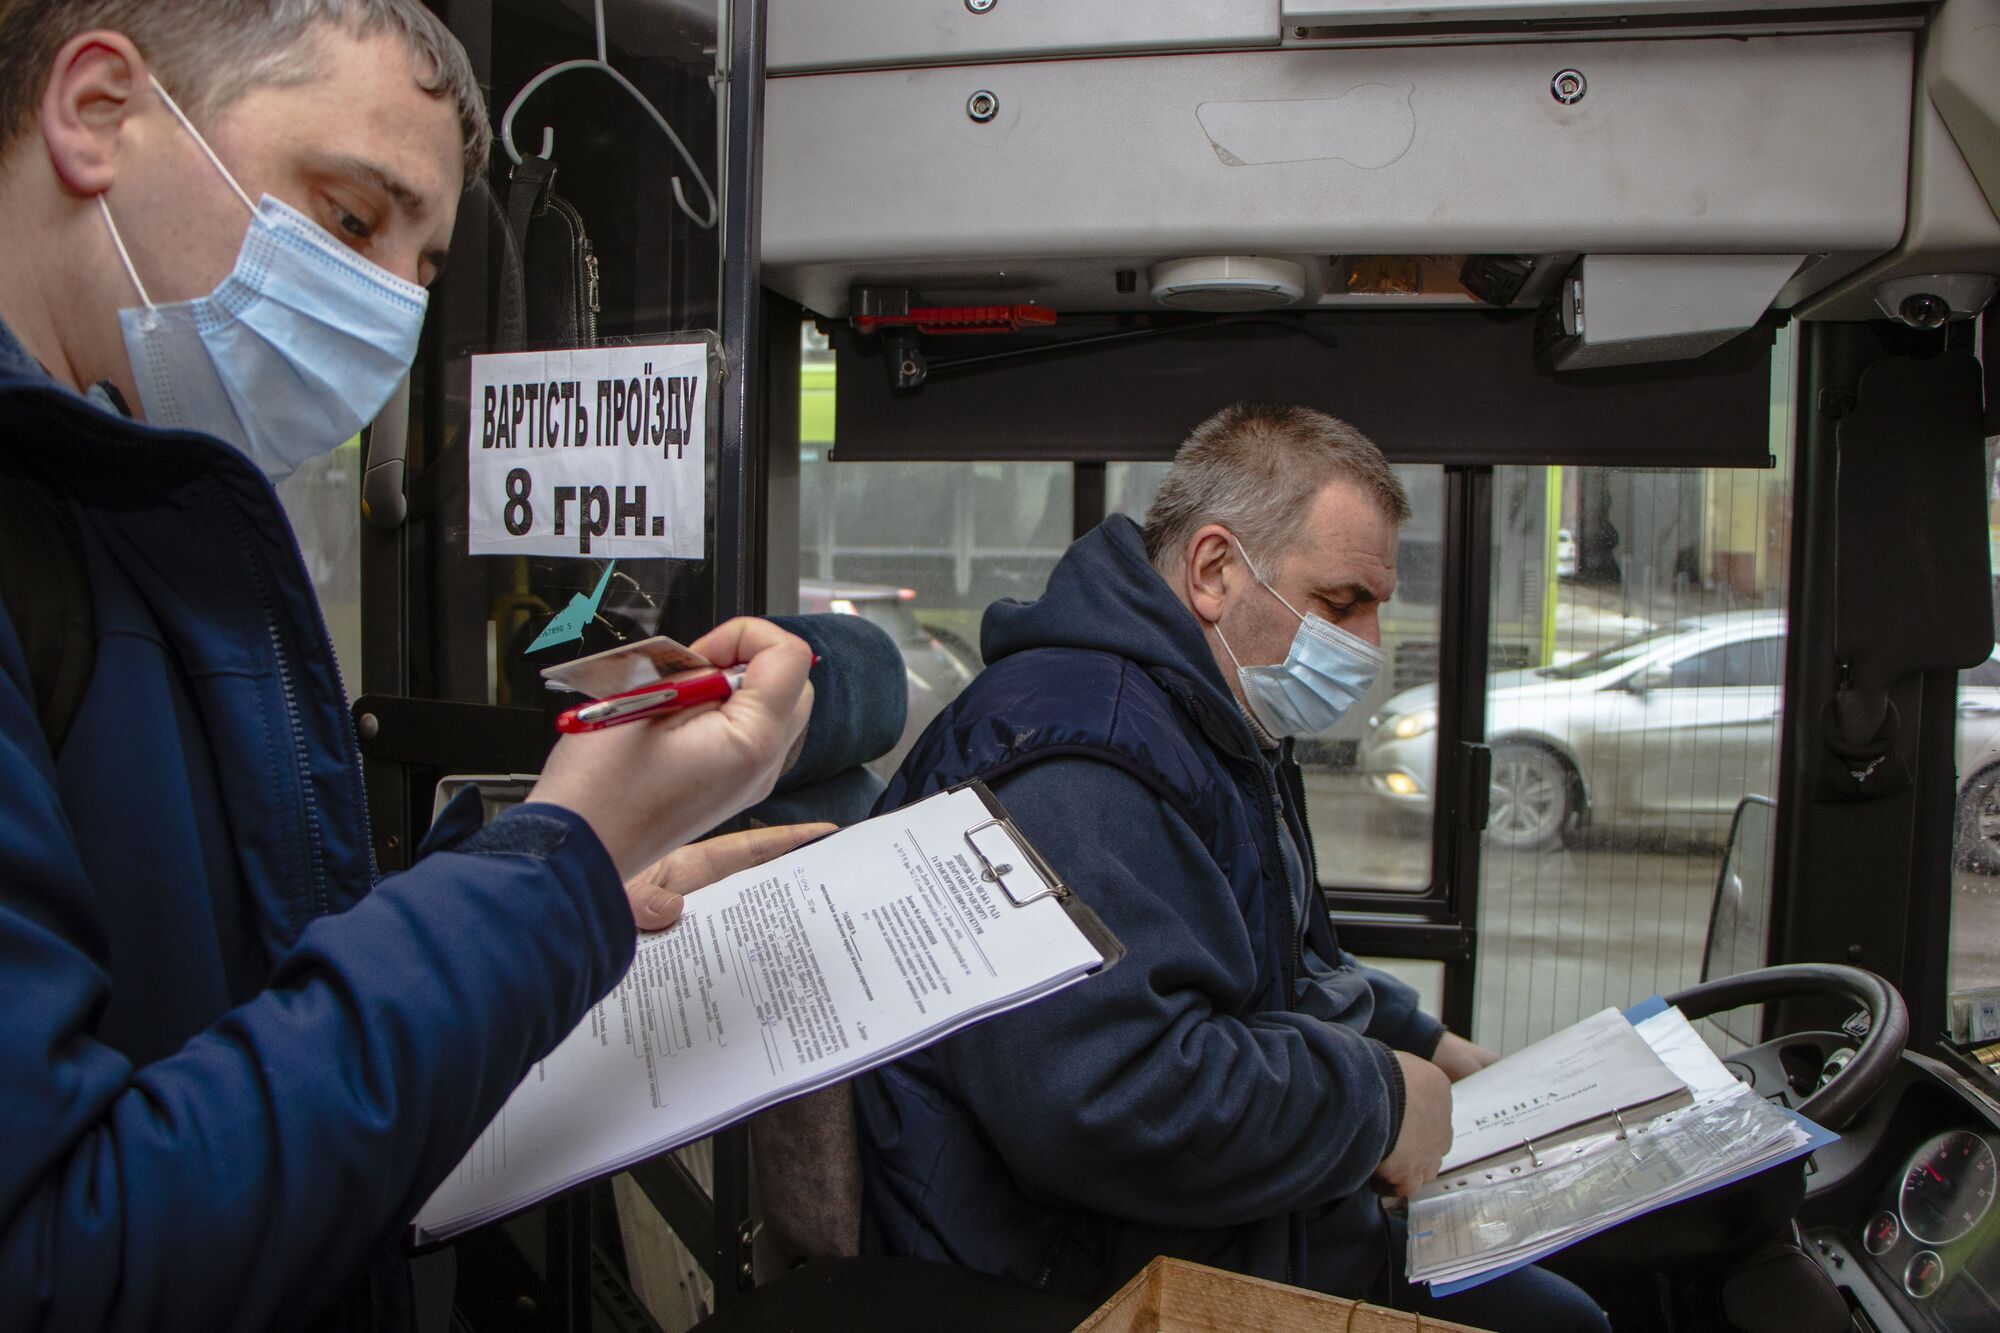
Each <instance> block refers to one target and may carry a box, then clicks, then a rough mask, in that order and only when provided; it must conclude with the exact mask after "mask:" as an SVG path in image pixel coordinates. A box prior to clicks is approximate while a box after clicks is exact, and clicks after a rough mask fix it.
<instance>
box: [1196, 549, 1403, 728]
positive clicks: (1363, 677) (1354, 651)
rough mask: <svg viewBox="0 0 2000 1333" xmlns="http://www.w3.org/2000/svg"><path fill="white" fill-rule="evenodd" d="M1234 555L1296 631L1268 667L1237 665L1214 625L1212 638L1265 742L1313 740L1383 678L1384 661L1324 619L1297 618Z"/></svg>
mask: <svg viewBox="0 0 2000 1333" xmlns="http://www.w3.org/2000/svg"><path fill="white" fill-rule="evenodd" d="M1236 550H1237V553H1238V554H1239V555H1241V556H1242V557H1243V564H1244V566H1245V567H1246V568H1248V569H1249V571H1250V577H1252V578H1254V579H1256V580H1257V584H1258V586H1259V587H1261V588H1263V589H1264V591H1266V592H1268V593H1270V594H1271V596H1273V597H1276V598H1277V599H1278V601H1279V602H1280V603H1282V604H1283V605H1284V608H1285V609H1286V610H1287V611H1290V612H1291V613H1292V614H1293V615H1295V616H1298V617H1299V630H1298V633H1297V634H1294V635H1293V636H1292V648H1291V651H1290V652H1289V653H1287V654H1285V660H1284V661H1282V662H1279V663H1276V664H1275V665H1272V666H1252V667H1246V666H1244V665H1243V663H1242V662H1240V661H1237V657H1236V650H1235V649H1233V648H1231V647H1230V646H1229V640H1228V639H1226V638H1223V635H1222V626H1221V625H1220V624H1219V623H1218V624H1217V625H1216V627H1215V637H1216V638H1218V639H1222V650H1223V651H1224V652H1226V653H1228V654H1229V660H1230V661H1231V662H1234V663H1235V664H1236V678H1237V679H1238V680H1239V681H1241V682H1242V684H1243V698H1244V701H1245V702H1246V703H1248V704H1249V706H1250V716H1251V717H1252V718H1253V719H1255V720H1256V723H1257V725H1258V727H1259V729H1261V730H1262V731H1263V733H1264V735H1265V737H1266V738H1267V739H1269V740H1271V741H1273V742H1275V741H1277V740H1278V738H1280V737H1283V736H1316V735H1318V734H1319V733H1320V732H1322V731H1325V730H1326V729H1327V728H1328V727H1330V726H1332V725H1333V724H1334V723H1336V722H1338V721H1340V719H1341V717H1342V715H1344V714H1345V713H1346V712H1347V710H1348V709H1350V708H1352V707H1354V705H1355V704H1357V703H1359V702H1361V698H1362V696H1363V695H1365V694H1367V693H1368V687H1369V686H1371V685H1373V684H1374V683H1375V678H1376V677H1377V676H1379V675H1381V674H1382V664H1383V663H1384V662H1385V661H1386V660H1387V659H1386V658H1385V657H1384V656H1383V653H1382V650H1381V649H1380V648H1377V647H1376V646H1375V645H1374V644H1372V643H1370V642H1368V640H1366V639H1364V638H1362V637H1361V636H1360V635H1358V634H1351V633H1349V632H1348V631H1346V630H1344V629H1342V628H1341V627H1340V626H1338V625H1336V624H1334V623H1333V622H1332V621H1330V620H1328V619H1326V618H1325V617H1323V616H1312V615H1302V614H1300V612H1299V610H1298V608H1297V607H1295V606H1293V605H1292V604H1291V603H1290V602H1287V601H1285V599H1284V597H1283V596H1282V595H1281V594H1280V593H1279V592H1278V590H1277V589H1276V588H1273V587H1272V586H1271V585H1270V584H1268V583H1266V582H1264V576H1263V575H1262V574H1259V573H1258V572H1257V567H1256V566H1255V565H1253V564H1251V563H1250V554H1249V552H1247V551H1245V550H1244V549H1243V547H1242V546H1241V545H1240V544H1239V545H1238V546H1237V548H1236Z"/></svg>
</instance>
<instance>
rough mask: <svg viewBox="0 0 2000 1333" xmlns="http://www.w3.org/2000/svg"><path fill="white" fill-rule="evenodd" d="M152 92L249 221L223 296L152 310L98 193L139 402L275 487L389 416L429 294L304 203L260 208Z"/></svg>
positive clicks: (171, 105) (153, 418) (156, 419)
mask: <svg viewBox="0 0 2000 1333" xmlns="http://www.w3.org/2000/svg"><path fill="white" fill-rule="evenodd" d="M153 88H154V90H155V91H156V92H158V93H159V95H160V100H161V101H163V102H165V103H166V105H167V109H168V110H170V111H172V112H173V114H174V118H175V119H177V120H178V121H180V123H181V126H182V128H183V129H185V130H186V131H187V132H188V133H189V134H190V135H192V136H193V138H194V141H195V143H196V144H197V145H199V146H200V148H201V151H202V153H203V154H204V155H206V156H207V158H208V160H209V161H210V162H211V163H213V164H214V166H215V169H216V171H218V172H220V173H221V175H222V179H223V180H224V181H226V182H227V183H228V185H229V188H230V189H231V190H233V191H235V193H236V197H237V199H238V200H240V201H241V202H242V204H243V207H244V208H245V209H246V210H248V212H249V214H250V229H249V231H248V232H246V233H245V234H244V237H243V246H242V249H241V250H240V252H239V253H238V255H237V258H236V268H235V270H234V271H233V272H231V273H230V275H229V276H228V277H226V278H224V279H223V280H222V285H221V286H219V287H217V288H216V289H215V291H214V292H212V293H210V294H209V295H207V296H204V297H200V298H198V299H196V300H193V301H179V302H176V303H174V304H172V305H155V304H154V303H153V300H152V298H151V297H150V296H148V295H147V294H146V287H145V284H144V283H142V282H141V281H140V280H139V271H138V269H137V268H135V267H134V266H133V264H132V256H131V255H130V254H129V253H127V252H126V249H125V241H124V238H123V237H121V236H120V235H119V234H118V224H117V223H116V222H114V221H113V220H112V217H111V206H110V204H109V203H108V202H107V201H106V200H105V197H104V196H103V195H102V194H100V195H98V196H97V205H98V208H99V209H100V210H101V211H102V212H103V214H104V224H105V226H106V227H108V228H110V230H111V239H112V241H113V242H114V243H115V244H116V246H117V248H118V257H119V258H120V259H121V260H123V261H124V264H125V273H126V276H127V277H129V278H130V279H131V280H132V286H133V288H134V289H135V290H136V291H137V292H138V293H139V300H140V302H141V303H142V304H141V305H139V306H135V307H131V308H128V309H124V310H120V311H119V312H118V319H119V323H120V324H121V325H122V326H123V328H124V332H125V350H126V354H127V355H128V356H129V357H130V358H131V361H132V373H133V375H134V377H135V378H136V379H137V381H138V386H139V402H140V404H141V405H142V406H144V408H145V409H146V420H147V421H148V422H149V423H150V424H152V425H155V426H162V427H166V428H169V429H180V430H196V431H202V432H205V433H207V434H209V435H213V436H215V437H216V438H218V439H221V440H226V441H227V442H229V443H230V444H233V445H235V446H236V447H237V448H238V449H240V450H242V451H243V452H244V453H245V454H247V455H249V457H250V460H251V461H252V462H254V463H255V464H257V466H258V467H259V468H261V469H263V472H264V475H265V476H267V477H269V478H270V479H271V480H272V481H280V480H282V479H283V478H285V477H287V476H289V475H290V474H291V473H292V471H293V470H294V469H296V468H297V467H298V466H299V465H300V464H302V463H305V462H307V461H308V460H310V459H313V458H317V457H318V456H319V455H321V454H326V453H331V452H332V451H333V450H335V449H337V448H339V447H340V445H341V444H343V443H345V442H346V441H347V440H350V439H352V438H353V437H354V436H355V435H356V434H357V433H358V432H359V431H360V430H361V428H362V427H363V426H365V425H367V424H368V423H369V422H370V421H373V420H374V419H375V417H376V415H377V414H378V413H380V412H381V410H382V407H383V405H384V404H386V403H387V402H388V401H389V397H390V395H391V394H393V393H394V392H395V390H396V386H397V385H398V384H399V383H400V382H401V381H402V378H403V376H404V375H405V374H407V373H408V372H409V369H410V364H411V362H413V361H415V360H416V356H417V335H418V334H419V333H420V332H421V331H422V329H423V325H424V307H425V305H426V303H427V302H428V300H429V297H428V294H427V293H426V292H425V291H424V289H423V288H422V287H419V286H417V285H416V284H414V283H410V282H405V281H404V280H403V279H401V278H399V277H397V276H396V275H395V274H393V273H390V272H389V271H388V270H386V269H384V268H381V267H380V266H378V265H376V264H372V263H370V262H369V261H368V260H366V259H363V258H362V257H361V256H360V255H357V254H355V253H354V251H352V250H350V249H348V248H347V247H346V246H345V245H343V244H341V243H340V241H338V240H336V239H335V238H334V236H333V234H332V233H331V232H328V231H327V230H326V229H325V228H323V227H321V226H319V225H318V224H317V223H315V222H313V221H312V220H311V219H310V218H307V217H306V216H305V215H304V214H302V213H300V212H299V211H298V210H297V209H294V208H291V207H289V206H287V205H286V204H284V203H282V202H280V201H279V200H277V199H273V198H272V197H271V196H270V195H265V196H264V200H263V203H262V204H253V203H251V202H250V196H249V195H247V194H245V193H244V192H243V187H242V186H241V185H238V184H237V183H236V177H235V176H233V175H231V174H230V171H229V168H227V167H225V166H223V165H222V159H221V158H219V157H217V156H216V155H215V150H214V149H213V148H210V147H209V145H208V141H207V140H206V139H204V138H202V136H201V133H200V131H198V130H196V129H195V127H194V124H193V122H191V121H190V120H189V119H188V118H187V116H186V115H185V114H184V113H183V112H182V111H181V109H180V107H179V105H178V104H176V103H175V101H174V99H173V98H172V97H170V96H168V95H167V90H166V89H165V88H162V87H161V86H160V83H159V80H158V79H155V80H154V81H153Z"/></svg>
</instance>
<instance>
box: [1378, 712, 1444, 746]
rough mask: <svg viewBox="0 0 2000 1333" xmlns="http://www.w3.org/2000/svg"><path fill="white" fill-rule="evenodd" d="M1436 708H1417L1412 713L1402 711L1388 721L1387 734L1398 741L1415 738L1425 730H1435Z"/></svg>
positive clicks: (1436, 720) (1436, 722)
mask: <svg viewBox="0 0 2000 1333" xmlns="http://www.w3.org/2000/svg"><path fill="white" fill-rule="evenodd" d="M1437 724H1438V710H1437V709H1435V708H1419V709H1418V710H1417V711H1416V712H1414V713H1404V714H1403V715H1402V716H1401V717H1398V718H1396V719H1394V720H1393V721H1391V722H1390V723H1389V734H1390V735H1391V736H1394V737H1395V738H1396V739H1397V740H1399V741H1410V740H1415V739H1416V738H1417V737H1419V736H1421V735H1423V734H1424V733H1425V732H1427V731H1436V730H1437Z"/></svg>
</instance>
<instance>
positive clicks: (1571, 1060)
mask: <svg viewBox="0 0 2000 1333" xmlns="http://www.w3.org/2000/svg"><path fill="white" fill-rule="evenodd" d="M1691 1100H1692V1097H1691V1095H1690V1093H1689V1091H1688V1087H1687V1084H1686V1083H1684V1082H1683V1081H1682V1080H1681V1079H1680V1078H1679V1077H1678V1076H1676V1075H1675V1073H1674V1072H1673V1070H1671V1069H1669V1068H1668V1067H1667V1065H1666V1063H1665V1062H1664V1061H1662V1060H1661V1059H1660V1057H1659V1056H1658V1055H1656V1054H1655V1053H1654V1052H1653V1049H1652V1047H1650V1046H1648V1045H1647V1044H1646V1039H1645V1038H1644V1037H1642V1036H1640V1035H1639V1033H1638V1032H1637V1031H1636V1030H1635V1029H1634V1028H1633V1026H1632V1024H1631V1023H1630V1022H1628V1021H1627V1020H1626V1018H1625V1016H1624V1015H1623V1014H1622V1013H1620V1012H1619V1011H1618V1010H1616V1009H1606V1010H1604V1011H1603V1012H1601V1013H1597V1014H1593V1015H1591V1016H1590V1017H1589V1018H1586V1019H1584V1020H1583V1021H1582V1022H1580V1023H1573V1024H1571V1025H1570V1026H1569V1027H1566V1028H1564V1029H1563V1030H1562V1031H1561V1032H1558V1033H1556V1034H1554V1035H1553V1036H1549V1037H1544V1038H1543V1039H1542V1040H1540V1041H1538V1042H1536V1043H1535V1044H1534V1045H1532V1046H1528V1047H1525V1048H1523V1049H1521V1050H1519V1051H1516V1052H1514V1053H1513V1054H1512V1055H1510V1056H1507V1057H1506V1058H1505V1059H1503V1060H1499V1061H1496V1062H1495V1063H1493V1064H1491V1065H1488V1066H1487V1067H1486V1068H1484V1069H1482V1070H1480V1071H1479V1072H1478V1073H1476V1074H1473V1075H1471V1076H1469V1077H1467V1078H1463V1079H1460V1080H1459V1081H1458V1082H1457V1083H1455V1084H1453V1085H1452V1089H1451V1136H1452V1138H1451V1151H1450V1152H1449V1153H1447V1154H1446V1155H1445V1159H1444V1166H1443V1168H1442V1169H1443V1173H1444V1174H1445V1175H1450V1174H1452V1173H1454V1172H1458V1171H1463V1170H1466V1169H1469V1168H1475V1167H1479V1166H1481V1165H1483V1164H1485V1163H1487V1162H1489V1161H1490V1160H1492V1159H1497V1158H1510V1157H1515V1156H1523V1155H1524V1156H1525V1157H1526V1158H1527V1159H1528V1161H1529V1163H1530V1164H1531V1165H1539V1162H1538V1161H1537V1160H1536V1159H1538V1158H1539V1157H1541V1156H1543V1155H1544V1153H1545V1150H1546V1149H1547V1148H1548V1146H1549V1145H1550V1144H1552V1143H1554V1142H1556V1141H1559V1140H1564V1139H1567V1138H1570V1137H1574V1132H1575V1131H1577V1130H1578V1129H1579V1128H1581V1127H1584V1126H1593V1125H1599V1122H1602V1124H1601V1126H1599V1127H1601V1128H1614V1127H1615V1126H1616V1123H1617V1120H1618V1118H1619V1117H1623V1118H1624V1119H1625V1120H1627V1121H1634V1122H1636V1121H1637V1120H1643V1119H1647V1118H1650V1117H1652V1116H1655V1115H1658V1114H1660V1112H1662V1111H1665V1110H1668V1109H1670V1108H1672V1107H1673V1106H1676V1105H1685V1104H1686V1103H1687V1102H1689V1101H1691Z"/></svg>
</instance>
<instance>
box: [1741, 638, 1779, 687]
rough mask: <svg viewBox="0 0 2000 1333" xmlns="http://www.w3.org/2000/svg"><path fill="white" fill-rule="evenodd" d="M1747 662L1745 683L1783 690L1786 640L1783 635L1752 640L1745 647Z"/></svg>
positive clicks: (1745, 665) (1744, 676) (1744, 673)
mask: <svg viewBox="0 0 2000 1333" xmlns="http://www.w3.org/2000/svg"><path fill="white" fill-rule="evenodd" d="M1743 647H1744V656H1745V657H1746V658H1747V661H1746V662H1745V664H1744V669H1743V683H1744V684H1745V685H1755V686H1757V687H1759V688H1768V689H1783V688H1784V685H1785V640H1784V636H1783V635H1773V636H1771V637H1770V638H1768V639H1752V640H1750V642H1748V643H1746V644H1744V645H1743Z"/></svg>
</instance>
